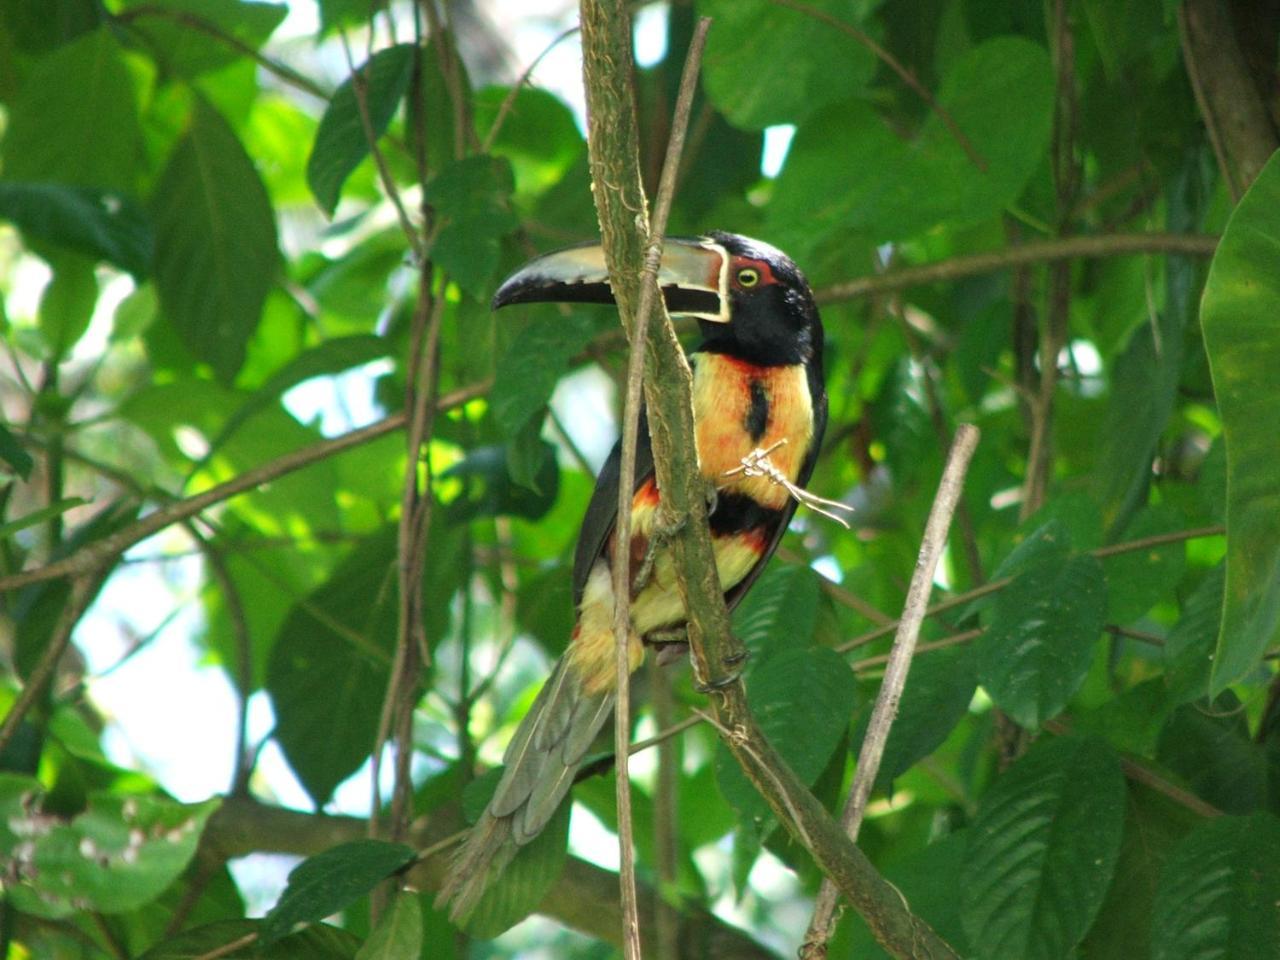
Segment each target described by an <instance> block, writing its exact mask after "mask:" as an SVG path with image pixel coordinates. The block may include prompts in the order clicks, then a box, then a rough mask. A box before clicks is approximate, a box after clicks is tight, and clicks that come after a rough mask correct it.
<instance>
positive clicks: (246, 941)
mask: <svg viewBox="0 0 1280 960" xmlns="http://www.w3.org/2000/svg"><path fill="white" fill-rule="evenodd" d="M257 942H258V932H257V931H256V930H255V931H254V932H253V933H246V934H245V935H244V936H243V937H237V938H236V939H235V940H232V941H231V942H230V943H224V944H223V945H222V946H220V947H214V948H213V949H212V950H210V951H208V952H207V953H202V954H200V955H199V956H197V957H192V960H219V958H220V957H226V956H230V955H231V954H233V953H235V952H236V951H237V950H239V949H240V948H241V947H247V946H249V945H250V944H253V943H257Z"/></svg>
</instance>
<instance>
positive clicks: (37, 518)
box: [0, 424, 89, 540]
mask: <svg viewBox="0 0 1280 960" xmlns="http://www.w3.org/2000/svg"><path fill="white" fill-rule="evenodd" d="M0 432H7V431H4V426H3V425H2V424H0ZM23 452H24V453H25V451H23ZM27 469H28V470H30V469H31V468H30V467H28V468H27ZM88 502H89V501H88V500H86V499H84V497H63V498H62V499H61V500H59V501H57V502H56V503H51V504H49V505H48V506H47V507H41V508H40V509H39V510H33V511H31V513H28V514H26V515H25V516H22V517H19V518H18V519H17V520H10V521H9V522H8V523H0V540H3V539H4V538H6V537H11V536H13V535H14V534H15V533H17V532H18V531H19V530H25V529H27V528H28V527H34V526H35V525H36V524H37V523H44V522H45V521H46V520H51V519H52V518H54V517H60V516H62V514H64V513H66V512H67V511H68V510H72V509H74V508H75V507H83V506H84V505H85V504H86V503H88Z"/></svg>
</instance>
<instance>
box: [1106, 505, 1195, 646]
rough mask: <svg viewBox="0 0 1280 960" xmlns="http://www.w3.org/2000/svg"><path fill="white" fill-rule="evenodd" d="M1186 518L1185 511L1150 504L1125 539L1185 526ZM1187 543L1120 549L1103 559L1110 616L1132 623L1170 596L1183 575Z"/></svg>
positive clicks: (1138, 537)
mask: <svg viewBox="0 0 1280 960" xmlns="http://www.w3.org/2000/svg"><path fill="white" fill-rule="evenodd" d="M1185 526H1186V521H1185V519H1184V517H1183V516H1182V514H1181V513H1179V512H1178V511H1175V510H1171V509H1169V508H1165V507H1160V506H1155V507H1148V508H1147V509H1145V510H1143V511H1142V512H1141V513H1139V514H1138V515H1137V516H1136V517H1135V518H1134V520H1133V522H1132V523H1130V524H1129V525H1128V526H1127V527H1125V530H1124V539H1125V540H1142V539H1145V538H1146V537H1153V536H1156V535H1158V534H1163V533H1171V532H1173V531H1175V530H1181V529H1183V528H1184V527H1185ZM1186 554H1187V545H1186V543H1184V542H1180V541H1179V542H1174V543H1166V544H1162V545H1160V546H1154V547H1147V548H1146V549H1144V550H1130V551H1129V552H1127V553H1118V554H1115V555H1113V556H1110V557H1107V558H1105V559H1104V560H1103V561H1102V569H1103V571H1104V572H1105V573H1106V576H1107V600H1108V607H1109V609H1108V619H1109V620H1111V621H1112V622H1114V623H1122V624H1123V623H1132V622H1133V621H1134V620H1137V619H1138V618H1139V617H1141V616H1142V615H1143V614H1144V613H1146V612H1147V611H1148V610H1150V609H1151V608H1152V607H1154V606H1155V605H1156V604H1157V603H1159V602H1160V601H1161V600H1163V599H1165V598H1166V597H1171V596H1172V594H1173V588H1174V587H1175V586H1176V585H1177V583H1178V581H1179V580H1181V579H1182V570H1183V567H1184V566H1185V560H1186Z"/></svg>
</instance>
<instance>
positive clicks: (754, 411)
mask: <svg viewBox="0 0 1280 960" xmlns="http://www.w3.org/2000/svg"><path fill="white" fill-rule="evenodd" d="M768 426H769V394H768V393H767V392H766V391H765V389H764V384H763V383H761V382H760V381H759V380H752V381H751V406H749V407H748V408H747V415H746V417H745V418H744V419H743V421H742V428H743V429H744V430H746V431H747V435H748V436H750V437H751V439H752V440H753V441H758V440H759V439H760V438H761V437H763V436H764V431H765V429H766V428H767V427H768Z"/></svg>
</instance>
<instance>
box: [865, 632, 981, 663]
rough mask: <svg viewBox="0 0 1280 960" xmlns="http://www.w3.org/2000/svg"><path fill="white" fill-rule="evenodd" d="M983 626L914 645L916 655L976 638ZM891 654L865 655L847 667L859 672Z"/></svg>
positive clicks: (883, 660) (886, 660) (884, 661)
mask: <svg viewBox="0 0 1280 960" xmlns="http://www.w3.org/2000/svg"><path fill="white" fill-rule="evenodd" d="M986 632H987V631H986V629H985V628H984V627H974V628H973V629H972V630H961V631H960V632H959V633H953V634H951V635H950V636H947V637H940V638H939V639H937V640H929V641H927V642H925V643H921V644H919V645H917V646H916V656H917V657H918V656H920V654H922V653H931V652H932V651H934V650H943V649H946V648H947V647H955V646H958V645H960V644H962V643H968V642H969V641H970V640H976V639H977V638H978V637H980V636H982V635H983V634H984V633H986ZM891 656H892V654H889V653H882V654H880V655H878V656H875V657H866V658H864V659H862V660H855V661H853V663H851V664H849V669H850V670H852V671H853V672H854V673H860V672H862V671H863V670H869V669H870V668H871V667H880V666H883V665H884V664H886V663H888V662H889V658H890V657H891Z"/></svg>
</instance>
